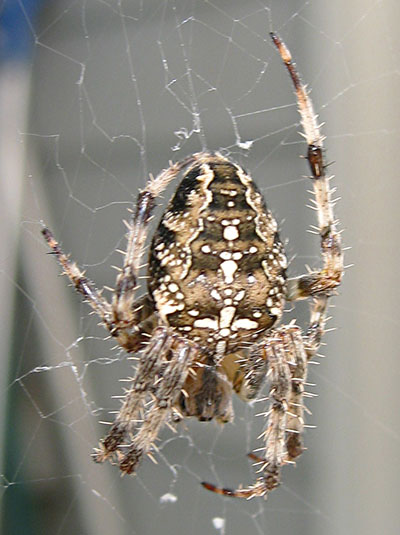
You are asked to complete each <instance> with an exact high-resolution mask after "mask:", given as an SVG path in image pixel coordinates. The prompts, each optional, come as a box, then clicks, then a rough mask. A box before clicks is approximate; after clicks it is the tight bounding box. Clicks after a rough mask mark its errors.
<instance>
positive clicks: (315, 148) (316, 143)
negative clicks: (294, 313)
mask: <svg viewBox="0 0 400 535" xmlns="http://www.w3.org/2000/svg"><path fill="white" fill-rule="evenodd" d="M271 38H272V40H273V42H274V44H275V46H276V47H277V49H278V51H279V54H280V55H281V58H282V60H283V62H284V64H285V65H286V68H287V70H288V72H289V75H290V77H291V79H292V82H293V85H294V88H295V92H296V97H297V104H298V108H299V113H300V116H301V124H302V127H303V131H304V134H303V135H304V137H305V139H306V141H307V145H308V150H307V160H308V163H309V165H310V169H311V177H310V178H311V180H312V184H313V190H314V195H315V199H314V203H315V209H316V211H317V217H318V232H319V235H320V236H321V254H322V260H323V267H322V269H321V271H316V272H311V273H308V274H306V275H302V276H300V277H297V278H295V279H289V281H288V291H287V298H288V299H289V300H297V299H307V298H308V297H311V296H315V295H320V294H326V295H330V294H331V293H332V291H333V290H334V289H335V288H336V287H337V286H338V285H339V284H340V281H341V278H342V275H343V252H342V247H341V240H340V233H339V232H338V231H337V230H336V226H335V220H334V215H333V206H334V202H333V201H332V199H331V193H332V191H331V190H330V187H329V180H330V179H331V178H332V177H328V176H326V174H325V170H326V167H327V165H326V163H325V162H324V158H323V139H324V138H323V136H322V135H321V133H320V129H319V128H320V125H318V123H317V115H316V114H315V112H314V109H313V106H312V102H311V99H310V98H309V96H308V94H307V90H306V87H305V86H304V84H303V83H302V81H301V79H300V76H299V74H298V72H297V70H296V67H295V64H294V63H293V61H292V57H291V54H290V52H289V50H288V49H287V47H286V45H285V44H284V43H283V41H282V40H281V39H280V38H279V37H278V36H277V35H276V34H274V33H271Z"/></svg>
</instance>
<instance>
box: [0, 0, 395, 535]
mask: <svg viewBox="0 0 400 535" xmlns="http://www.w3.org/2000/svg"><path fill="white" fill-rule="evenodd" d="M398 22H399V7H398V3H397V2H395V1H394V0H385V1H381V2H375V1H367V2H366V1H364V0H363V1H361V0H355V1H352V2H345V1H344V0H339V1H336V2H329V1H327V0H322V1H317V0H314V1H309V2H294V1H291V2H268V3H267V2H259V1H246V2H243V1H242V2H237V1H233V0H230V1H228V0H226V1H221V0H215V2H205V1H204V2H203V1H197V2H194V1H182V2H179V1H176V2H166V1H163V2H160V1H153V0H148V1H146V2H142V1H133V0H132V1H130V2H117V1H112V0H109V1H108V2H102V1H96V0H89V1H86V2H68V1H66V0H63V1H61V0H60V1H53V2H50V3H48V4H47V5H45V8H44V9H43V13H42V17H41V20H40V21H39V23H38V25H37V26H36V27H35V30H34V31H35V36H36V40H37V42H36V46H35V58H34V61H33V62H32V81H31V86H30V97H29V99H30V100H29V102H30V108H29V109H30V111H29V122H27V123H25V124H19V125H17V127H16V128H15V130H14V131H12V134H13V138H14V137H15V139H16V140H17V143H19V145H20V146H23V151H24V153H23V156H24V158H26V161H25V160H24V162H23V163H24V168H23V169H21V170H20V176H21V177H22V178H21V200H20V205H19V208H18V210H10V209H9V208H10V205H9V204H7V203H8V201H7V199H6V197H4V196H3V201H4V204H5V206H4V210H3V216H2V217H4V218H5V217H8V218H9V219H8V220H7V221H5V224H4V225H3V230H4V229H7V228H10V229H11V226H10V227H8V226H7V225H11V224H10V221H14V223H15V224H14V225H13V226H12V228H13V229H14V230H15V231H16V229H17V231H16V232H18V234H19V242H18V243H19V245H20V247H19V249H18V250H17V249H16V248H14V249H13V247H14V246H13V245H12V244H15V243H16V241H15V239H14V238H16V236H14V238H13V240H12V241H10V243H9V244H8V245H7V243H8V242H7V239H9V236H11V235H13V234H12V230H9V231H8V232H7V234H6V232H4V236H3V239H4V241H3V248H2V256H1V258H0V261H1V262H2V263H1V271H0V275H1V284H2V291H3V294H2V296H3V299H2V304H3V306H4V310H2V314H4V321H3V322H2V328H3V330H4V332H3V337H2V338H3V342H4V344H3V346H4V347H3V348H2V349H3V355H2V366H3V372H4V373H3V377H7V380H6V386H7V390H6V393H7V402H8V405H7V407H8V416H7V420H6V424H5V426H4V436H5V441H4V444H5V446H4V450H5V455H6V457H5V466H4V468H3V470H2V472H3V474H4V477H3V491H4V492H3V506H4V507H3V527H4V528H5V530H8V531H4V532H5V533H24V534H28V535H29V534H31V533H32V534H36V533H52V534H53V533H57V534H60V535H64V534H69V533H79V534H85V535H86V534H87V535H94V534H96V535H103V534H110V533H112V534H115V535H117V534H118V535H127V534H141V535H147V534H149V535H150V534H151V535H153V534H155V533H168V534H169V533H176V532H183V533H193V534H196V535H197V534H206V533H207V534H208V533H219V532H220V533H226V534H229V535H236V534H238V535H239V534H240V535H242V534H243V533H248V534H250V533H251V534H253V533H254V534H261V533H265V534H275V535H278V534H286V533H291V532H295V533H296V534H307V535H314V534H321V533H324V534H325V535H331V534H332V535H333V534H335V535H337V534H343V535H347V534H361V533H362V534H368V535H369V534H371V535H372V534H375V533H378V532H382V533H386V534H394V533H397V529H398V525H399V521H398V520H399V519H398V501H399V492H398V481H399V476H400V473H399V453H398V452H399V442H400V429H399V418H398V405H399V401H398V400H399V396H398V394H397V389H398V385H399V378H400V368H399V351H398V333H399V331H400V322H399V313H398V293H399V289H398V288H399V286H398V265H399V260H400V259H399V252H398V251H399V247H398V224H399V212H398V199H399V193H400V186H399V184H398V180H397V174H398V169H399V161H398V160H399V146H400V144H399V142H400V139H399V138H400V135H399V134H400V129H399V126H398V123H399V106H398V95H399V91H398V85H399V72H400V60H399V50H400V48H399V45H400V43H399V34H398V29H397V27H398ZM271 29H274V30H277V31H279V32H280V34H281V36H282V37H283V38H284V39H285V41H286V43H287V45H288V46H289V47H290V49H291V51H292V54H293V55H294V56H295V58H296V61H297V64H298V68H299V70H300V72H301V73H302V77H303V79H304V80H305V81H307V83H309V85H310V87H311V88H312V97H313V101H314V104H315V108H316V111H317V112H318V113H319V114H320V119H321V121H326V125H325V126H324V128H323V131H324V133H325V134H326V135H327V140H326V147H327V159H328V161H331V160H334V165H332V167H331V169H332V172H333V173H335V175H336V178H335V180H334V185H335V186H337V187H338V195H340V196H341V197H342V200H341V201H340V203H339V204H338V206H337V215H338V217H339V218H340V221H341V222H342V227H343V228H345V233H344V242H345V244H346V245H349V246H351V247H352V249H351V250H350V251H349V252H348V253H347V254H346V263H347V264H353V263H354V264H355V266H354V267H352V268H349V269H348V270H347V271H346V275H345V279H344V283H343V286H342V288H341V290H340V297H337V298H335V300H334V301H335V305H336V308H335V309H332V313H333V315H334V319H333V320H332V321H331V322H330V325H329V326H330V327H338V330H337V331H336V332H334V333H328V334H327V335H326V338H325V341H326V342H327V346H326V347H324V348H323V351H322V352H323V354H324V355H326V356H327V357H328V358H326V359H324V360H323V361H322V359H321V361H320V366H314V367H312V369H311V372H310V380H311V381H312V382H315V383H316V384H317V386H316V388H314V389H313V392H316V393H318V395H319V397H318V398H317V399H313V400H310V401H309V403H308V406H309V407H310V409H311V410H312V412H313V415H312V416H309V417H308V423H310V424H312V425H316V426H317V429H315V430H309V431H307V433H306V444H307V447H308V450H307V452H306V453H305V454H304V455H303V457H302V458H301V459H300V461H299V463H298V466H297V467H296V468H295V469H293V468H287V469H285V470H284V478H283V485H282V486H281V488H280V489H279V490H277V491H276V492H274V493H273V494H272V495H271V496H270V498H269V499H268V501H267V502H264V501H262V500H253V501H251V502H241V501H235V500H231V499H222V498H221V497H218V496H215V495H213V494H211V493H206V492H205V491H204V490H203V489H202V488H201V487H200V485H199V483H198V482H199V481H201V480H203V479H205V480H209V481H213V482H215V481H217V482H219V483H222V484H224V485H226V486H235V485H236V484H238V483H240V482H242V483H248V482H251V481H252V477H253V471H252V469H251V466H250V464H249V463H248V461H247V460H246V457H245V453H246V452H247V451H250V450H251V449H252V448H255V447H257V440H256V437H257V435H258V432H259V429H260V426H261V424H262V422H261V420H260V418H254V414H255V413H257V412H262V409H260V406H256V407H243V405H242V404H241V403H236V404H235V408H236V421H235V424H234V425H229V426H226V427H225V428H224V429H223V430H221V429H220V428H219V427H218V426H217V425H216V424H213V423H210V424H207V425H205V424H201V423H198V422H187V424H186V427H182V428H180V429H179V431H178V433H177V435H173V434H172V433H171V432H170V431H168V430H166V431H165V432H164V433H163V434H162V437H161V441H160V455H159V456H158V460H159V464H158V465H157V466H155V465H153V464H152V463H151V462H150V461H147V462H145V463H143V466H142V467H141V469H140V472H139V474H138V476H137V477H136V478H128V477H126V478H124V479H121V478H120V477H119V475H118V473H117V470H116V469H115V468H112V467H110V466H96V465H94V464H93V463H91V462H90V458H89V454H90V451H91V448H92V447H93V445H95V444H96V442H97V440H98V438H99V437H100V436H101V434H102V433H103V432H104V426H101V425H100V424H98V421H99V420H104V419H107V418H109V417H108V415H107V411H108V410H110V409H115V408H117V406H118V402H117V401H116V400H110V397H111V395H118V394H120V391H121V384H120V383H118V379H119V378H121V377H126V376H128V375H129V374H130V373H131V372H130V363H129V362H127V360H126V357H125V355H124V354H122V353H119V352H118V351H117V350H113V349H112V345H113V344H112V343H111V342H110V341H106V340H104V337H105V333H104V330H102V329H101V328H100V327H98V326H97V321H96V319H95V318H93V316H88V307H87V306H86V305H84V304H81V302H80V300H79V298H78V297H77V296H75V295H74V294H73V292H72V290H71V289H70V288H68V287H67V284H66V282H67V281H66V279H65V278H61V277H58V272H59V271H58V268H57V266H56V264H55V262H54V259H53V258H51V257H50V256H46V255H45V252H46V247H45V246H44V244H43V243H42V241H41V238H40V221H41V220H44V221H46V223H48V224H49V226H50V227H51V228H52V229H53V230H54V232H55V234H56V236H57V237H58V238H59V240H60V241H61V242H62V244H63V247H64V249H65V250H66V251H72V252H73V257H74V258H75V259H76V260H77V261H78V262H79V263H80V265H83V266H84V267H85V268H86V269H87V271H88V273H89V274H90V277H91V278H93V279H94V280H95V281H96V283H97V284H98V286H100V287H101V286H102V285H111V286H112V285H113V281H114V278H115V272H114V271H113V270H112V269H111V267H110V266H111V265H113V264H117V265H119V264H120V256H119V255H118V254H117V253H116V252H115V250H116V249H117V248H118V247H122V248H123V247H124V242H123V238H122V237H123V233H124V226H123V223H122V220H123V219H124V218H125V217H127V208H129V206H130V203H131V202H132V200H133V199H134V197H135V196H136V194H137V190H138V187H140V186H142V185H143V184H144V182H145V180H146V176H147V174H148V173H149V172H152V173H154V174H156V173H157V172H158V171H159V170H160V169H162V168H163V167H165V166H167V165H168V161H169V160H171V159H172V160H176V159H179V158H181V157H183V156H185V155H187V154H190V153H191V152H194V151H198V150H200V149H201V148H204V147H207V148H209V149H211V150H215V149H219V148H222V149H227V150H228V151H230V152H231V155H232V157H233V158H234V159H236V161H238V162H239V163H242V164H243V166H244V167H246V168H247V170H248V171H250V172H251V173H252V175H253V177H254V178H255V180H256V181H257V183H258V184H259V186H260V187H261V189H262V190H263V192H264V194H265V196H266V198H267V202H268V204H269V206H270V207H271V208H272V209H273V211H274V213H275V215H276V216H277V218H278V219H279V220H280V221H281V222H282V231H281V232H282V235H283V236H284V237H285V238H289V240H290V241H289V245H288V253H289V255H290V256H291V257H292V256H294V255H296V258H294V260H293V261H292V263H291V268H290V269H291V273H293V274H297V273H301V272H303V270H304V265H305V264H310V265H314V266H317V265H318V239H317V238H316V237H314V236H312V235H309V234H307V233H306V229H307V228H308V226H309V225H310V224H312V223H313V222H314V220H313V215H314V214H313V213H312V211H310V210H307V209H306V208H305V205H306V204H307V199H308V194H307V191H306V190H307V189H309V187H310V184H309V182H308V181H307V179H304V178H302V176H303V175H305V174H306V173H307V172H308V171H307V168H306V165H305V162H304V161H303V160H301V159H299V155H302V154H304V153H305V146H304V143H303V142H302V140H301V138H300V136H299V135H298V134H297V131H298V130H299V126H298V124H297V123H298V121H299V119H298V116H297V112H296V106H295V101H294V96H293V92H292V88H291V86H290V83H289V80H288V77H287V74H286V72H285V69H284V67H283V66H282V65H281V63H280V60H279V57H278V55H277V53H276V51H275V50H274V49H273V47H272V46H271V44H270V42H269V39H268V36H267V33H268V31H270V30H271ZM228 109H229V110H231V114H232V115H233V116H235V117H236V125H237V132H238V133H239V135H240V140H241V141H242V142H246V141H249V140H252V141H254V143H253V145H252V147H251V149H250V150H246V149H243V148H240V147H238V146H237V140H238V138H237V132H235V128H234V126H233V122H232V119H231V116H230V114H229V113H228V111H227V110H228ZM195 112H198V113H199V117H200V121H201V129H200V132H197V133H196V132H192V133H191V135H189V136H188V139H183V138H184V136H183V134H182V133H183V132H187V133H190V132H191V131H192V129H193V128H195V127H196V125H195V124H194V122H193V114H194V113H195ZM177 131H180V132H181V135H180V136H178V135H177V134H176V132H177ZM177 144H179V149H178V150H173V148H174V147H175V148H176V146H177ZM9 157H10V159H12V158H13V154H11V153H10V154H9ZM19 163H21V162H19ZM5 183H7V182H5ZM10 188H11V189H12V184H10V185H9V186H8V188H7V191H8V192H10ZM11 212H12V213H11ZM7 214H8V215H7ZM6 223H7V225H6ZM10 244H11V245H10ZM10 259H11V260H10ZM13 259H14V260H13ZM15 259H17V260H15ZM13 294H14V295H15V297H16V299H15V301H14V305H12V308H11V309H10V307H11V304H10V303H12V302H13V297H12V295H13ZM4 296H5V297H4ZM6 298H7V299H8V300H7V299H6ZM10 310H11V311H12V312H13V313H12V314H10ZM306 314H307V306H306V305H304V306H299V307H298V308H297V316H298V317H299V318H300V320H301V321H302V322H304V321H305V319H306ZM292 315H293V314H292ZM289 317H291V315H290V314H289ZM12 318H15V319H12ZM7 321H8V323H7ZM11 322H13V323H11ZM7 326H8V327H7ZM7 329H8V332H11V331H12V332H13V333H14V336H13V338H12V339H11V342H7V340H8V339H7V338H6V334H7ZM5 401H6V400H5V399H3V404H4V403H5ZM166 493H171V494H172V495H173V496H175V497H176V498H177V501H176V502H174V503H171V502H169V503H160V497H161V496H163V495H165V494H166ZM213 518H222V519H225V527H224V528H221V529H220V530H218V529H216V528H215V526H213V523H212V519H213ZM18 523H19V524H18ZM11 526H14V527H13V528H12V527H11ZM16 526H19V528H18V527H16ZM18 529H19V530H18ZM12 530H14V531H12ZM21 530H22V531H21Z"/></svg>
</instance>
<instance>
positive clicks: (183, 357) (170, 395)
mask: <svg viewBox="0 0 400 535" xmlns="http://www.w3.org/2000/svg"><path fill="white" fill-rule="evenodd" d="M163 330H164V328H161V327H160V328H159V329H157V331H159V333H157V332H156V333H155V334H154V336H155V337H157V336H158V335H163V333H162V331H163ZM167 336H169V338H171V339H172V345H170V348H169V350H168V351H166V350H165V349H163V351H162V352H161V353H159V354H158V359H160V360H163V361H164V364H165V367H164V369H163V371H162V374H160V375H159V377H158V381H156V383H155V385H154V386H155V389H154V390H153V392H152V398H153V402H152V405H151V406H150V408H149V409H148V410H147V411H146V413H145V415H144V418H143V423H142V425H141V427H140V429H139V431H138V432H137V433H136V434H135V436H134V437H133V439H132V442H131V443H130V444H129V445H128V446H127V448H126V449H125V448H123V447H121V450H120V451H119V452H118V454H119V467H120V470H121V471H122V472H123V473H126V474H131V473H133V472H134V471H135V469H136V466H137V464H138V463H139V461H140V459H141V457H142V456H143V455H144V454H147V453H149V452H150V450H151V449H152V447H155V446H154V442H155V440H156V438H157V436H158V434H159V432H160V430H161V428H162V426H163V425H164V424H165V423H166V422H167V421H168V420H169V419H170V418H171V414H172V411H173V410H175V409H174V405H175V402H176V400H177V397H178V396H179V395H180V394H181V390H182V387H183V385H184V382H185V380H186V377H187V375H188V373H189V371H190V367H191V364H192V363H193V361H194V360H195V357H196V356H197V353H198V348H197V346H196V345H195V344H193V343H192V342H190V341H189V340H187V339H184V338H180V337H178V336H176V334H174V333H173V331H169V332H168V334H167ZM167 358H168V359H169V360H167V361H166V359H167ZM127 403H129V401H128V400H127Z"/></svg>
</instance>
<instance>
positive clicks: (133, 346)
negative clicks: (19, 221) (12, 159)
mask: <svg viewBox="0 0 400 535" xmlns="http://www.w3.org/2000/svg"><path fill="white" fill-rule="evenodd" d="M42 234H43V236H44V238H45V240H46V242H47V244H48V245H49V247H50V248H51V249H52V253H53V254H54V255H55V256H56V257H57V260H58V262H59V264H60V265H61V267H62V268H63V272H64V274H65V275H67V277H68V278H69V280H70V281H71V282H72V284H73V285H74V287H75V289H76V290H77V291H78V292H79V293H80V294H81V295H82V296H83V297H84V298H85V300H86V301H87V302H88V304H89V305H90V306H91V307H92V309H93V310H94V311H95V312H96V314H97V315H98V316H100V318H101V320H102V322H103V323H104V325H105V326H106V328H107V329H108V330H109V331H110V333H111V334H112V336H115V337H117V339H118V342H119V344H120V345H121V346H122V347H124V348H125V349H126V350H127V351H128V352H132V351H137V350H138V349H140V347H141V345H142V344H143V341H144V336H143V332H144V333H146V332H149V331H151V330H152V328H154V327H153V323H154V322H153V321H152V319H153V318H152V313H153V306H152V304H151V303H150V301H149V298H148V296H144V297H142V298H140V299H138V300H137V301H135V302H133V303H132V304H131V321H132V325H130V326H129V327H130V329H127V327H128V326H127V325H123V327H124V329H120V325H119V324H117V323H116V321H115V317H113V313H112V306H111V305H110V303H109V302H108V301H107V299H106V298H105V297H103V295H102V291H101V290H98V289H97V288H96V286H95V285H94V283H93V282H92V281H91V280H89V279H88V278H87V277H86V276H85V273H84V271H82V270H81V269H80V268H79V267H78V266H77V264H76V263H75V262H73V261H72V260H71V259H70V258H69V255H67V254H66V253H64V251H63V250H62V249H61V247H60V244H59V243H58V242H57V240H56V239H55V237H54V236H53V233H52V232H51V230H49V229H48V228H46V227H45V228H43V229H42Z"/></svg>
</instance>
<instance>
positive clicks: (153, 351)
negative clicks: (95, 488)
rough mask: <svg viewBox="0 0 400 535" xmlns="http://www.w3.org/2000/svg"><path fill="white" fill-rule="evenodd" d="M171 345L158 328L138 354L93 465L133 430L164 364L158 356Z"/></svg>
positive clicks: (166, 333) (115, 447) (163, 332)
mask: <svg viewBox="0 0 400 535" xmlns="http://www.w3.org/2000/svg"><path fill="white" fill-rule="evenodd" d="M172 342H173V338H172V337H171V336H170V334H169V333H168V331H167V329H166V328H159V329H157V330H156V331H155V332H154V336H153V337H152V338H151V339H150V341H149V343H148V345H147V347H146V349H145V350H143V351H142V353H141V356H140V360H139V364H138V367H137V369H136V374H135V378H134V380H133V383H132V386H131V388H130V389H129V390H128V392H127V393H126V395H125V399H124V402H123V404H122V407H121V410H120V412H119V413H118V416H117V418H116V420H115V422H114V423H113V425H112V426H111V428H110V430H109V432H108V434H107V436H105V437H104V438H103V439H102V440H101V442H100V445H99V448H96V449H95V450H94V452H93V459H94V461H95V462H98V463H102V462H104V461H105V460H106V459H108V458H109V457H110V456H112V455H113V454H114V453H115V452H116V451H117V449H118V448H119V446H120V445H121V444H123V443H124V441H125V440H126V437H127V435H128V433H130V432H131V431H132V424H133V423H134V422H135V420H136V419H137V418H138V414H139V412H140V411H141V410H142V409H143V406H144V403H145V401H146V398H147V397H148V395H149V392H150V390H151V388H152V386H153V384H154V382H155V379H156V377H157V374H159V373H160V371H161V370H162V366H163V364H164V361H163V360H162V359H160V355H166V354H168V352H169V350H170V349H171V345H172Z"/></svg>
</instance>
